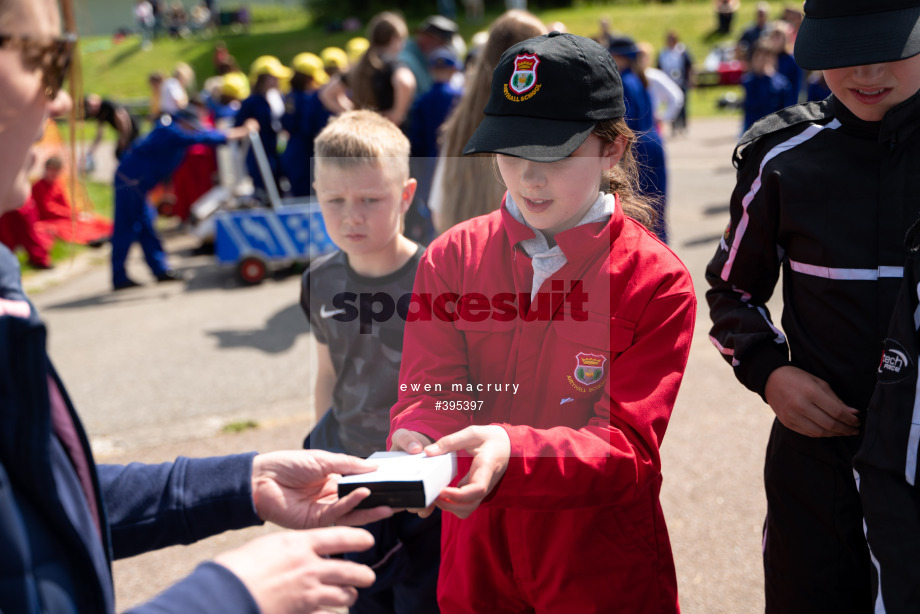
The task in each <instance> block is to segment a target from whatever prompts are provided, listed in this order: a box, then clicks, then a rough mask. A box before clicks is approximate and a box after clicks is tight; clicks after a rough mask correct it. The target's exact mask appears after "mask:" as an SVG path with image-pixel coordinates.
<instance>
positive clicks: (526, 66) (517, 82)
mask: <svg viewBox="0 0 920 614" xmlns="http://www.w3.org/2000/svg"><path fill="white" fill-rule="evenodd" d="M539 65H540V58H538V57H537V56H536V54H527V53H524V54H521V55H518V56H517V57H516V58H514V72H512V73H511V79H510V80H509V81H508V84H507V85H506V86H505V98H507V99H508V100H510V101H511V102H520V101H521V100H528V99H529V98H532V97H533V96H534V94H536V93H537V92H539V91H540V87H541V85H540V84H538V83H537V66H539ZM509 89H510V90H511V92H514V94H516V95H513V94H512V93H511V92H509V91H508V90H509ZM531 90H533V91H531ZM528 92H530V93H529V94H528V95H527V96H526V97H524V98H521V95H522V94H527V93H528Z"/></svg>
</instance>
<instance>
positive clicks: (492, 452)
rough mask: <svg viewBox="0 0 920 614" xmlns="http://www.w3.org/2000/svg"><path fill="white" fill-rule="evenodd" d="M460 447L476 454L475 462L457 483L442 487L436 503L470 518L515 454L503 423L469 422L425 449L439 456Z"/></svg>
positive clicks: (503, 473) (500, 477) (442, 507)
mask: <svg viewBox="0 0 920 614" xmlns="http://www.w3.org/2000/svg"><path fill="white" fill-rule="evenodd" d="M460 450H465V451H466V452H468V453H469V454H470V455H472V457H473V464H472V466H471V467H470V470H469V472H468V473H467V474H466V475H465V476H463V479H462V480H460V483H459V484H457V486H456V487H451V486H448V487H447V488H445V489H444V490H442V491H441V494H440V495H439V496H438V498H437V499H436V500H435V502H434V505H436V506H437V507H439V508H441V509H442V510H444V511H445V512H451V513H452V514H454V515H455V516H457V517H458V518H466V517H468V516H469V515H470V514H472V513H473V511H474V510H475V509H476V508H477V507H479V504H480V503H482V500H483V499H485V498H486V497H487V496H488V495H489V493H490V492H492V489H493V488H495V485H496V484H498V482H499V480H501V479H502V476H504V475H505V470H506V469H507V468H508V459H509V458H510V457H511V439H510V438H509V437H508V433H507V432H506V431H505V429H503V428H502V427H500V426H495V425H484V426H468V427H466V428H465V429H463V430H462V431H457V432H456V433H454V434H452V435H447V436H446V437H442V438H441V439H439V440H438V441H436V442H435V443H433V444H431V445H430V446H427V447H426V448H425V453H426V454H427V455H428V456H437V455H439V454H446V453H448V452H458V451H460ZM426 511H427V512H428V514H430V513H431V511H429V510H426ZM428 514H424V515H423V517H424V516H427V515H428ZM419 515H422V514H419Z"/></svg>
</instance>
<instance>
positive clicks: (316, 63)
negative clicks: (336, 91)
mask: <svg viewBox="0 0 920 614" xmlns="http://www.w3.org/2000/svg"><path fill="white" fill-rule="evenodd" d="M291 66H293V67H294V70H295V71H297V72H299V73H303V74H305V75H307V76H308V77H311V78H312V79H313V81H315V82H316V83H318V84H319V85H323V84H324V83H326V82H327V81H329V75H328V74H326V70H325V69H324V68H323V60H322V59H321V58H320V57H319V56H318V55H316V54H315V53H309V52H306V53H298V54H297V55H295V56H294V60H293V61H292V62H291Z"/></svg>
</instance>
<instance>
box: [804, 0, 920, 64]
mask: <svg viewBox="0 0 920 614" xmlns="http://www.w3.org/2000/svg"><path fill="white" fill-rule="evenodd" d="M918 53H920V1H918V0H871V2H870V1H869V0H805V18H804V19H803V20H802V25H801V26H799V31H798V34H797V35H796V39H795V52H794V55H795V62H796V64H798V65H799V67H800V68H802V69H804V70H823V69H826V68H844V67H846V66H860V65H864V64H881V63H883V62H895V61H897V60H903V59H906V58H909V57H913V56H915V55H917V54H918Z"/></svg>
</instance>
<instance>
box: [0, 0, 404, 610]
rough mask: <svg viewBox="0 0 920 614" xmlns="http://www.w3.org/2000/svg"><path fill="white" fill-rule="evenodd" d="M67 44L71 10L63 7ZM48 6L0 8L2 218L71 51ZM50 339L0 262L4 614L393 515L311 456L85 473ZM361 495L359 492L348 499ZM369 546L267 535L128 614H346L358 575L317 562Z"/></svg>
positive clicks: (80, 601) (334, 563)
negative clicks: (173, 566) (165, 566)
mask: <svg viewBox="0 0 920 614" xmlns="http://www.w3.org/2000/svg"><path fill="white" fill-rule="evenodd" d="M61 4H62V6H61V8H62V9H63V16H64V23H65V24H66V26H65V27H66V31H67V32H68V33H69V32H73V30H74V27H75V25H74V11H73V7H72V4H71V1H70V0H61ZM61 30H62V26H61V18H60V16H59V7H58V5H57V3H56V2H55V1H54V0H7V1H5V2H4V3H3V4H0V34H2V36H0V41H2V43H0V109H3V114H2V115H0V157H2V161H3V164H0V211H4V210H10V209H13V208H15V207H18V206H19V205H20V204H22V203H23V202H24V201H25V199H26V197H27V195H28V193H29V188H30V186H29V182H28V177H27V173H28V168H29V167H30V166H31V162H32V158H33V156H34V154H33V153H32V151H31V147H32V144H33V143H34V141H35V140H36V138H37V137H38V136H39V135H40V133H41V127H42V125H43V124H44V122H45V120H46V118H47V117H48V116H49V115H50V114H51V113H52V112H61V110H62V107H66V106H68V105H69V104H70V103H69V100H67V97H66V94H60V92H59V88H60V86H61V83H62V80H63V78H64V74H65V72H66V69H67V64H68V61H69V58H70V55H71V53H72V51H73V46H74V41H75V36H73V35H72V34H65V35H64V36H62V35H61ZM46 335H47V332H46V329H45V326H44V324H43V323H42V321H41V319H40V318H39V316H38V314H37V313H36V311H35V308H34V307H33V305H32V304H31V302H29V300H28V298H27V297H26V296H25V294H24V293H23V290H22V287H21V284H20V273H19V266H18V263H17V261H16V259H15V258H14V257H13V256H12V254H11V253H10V252H9V251H8V250H6V249H5V248H2V247H0V357H2V358H0V378H2V385H0V552H2V553H3V555H2V558H0V569H2V571H0V611H3V612H16V613H17V614H33V613H34V614H38V613H40V612H104V613H112V612H114V611H115V603H114V601H115V599H114V589H113V586H112V572H111V565H112V560H113V559H114V558H122V557H128V556H133V555H135V554H140V553H142V552H146V551H149V550H153V549H156V548H161V547H164V546H168V545H172V544H179V543H191V542H194V541H197V540H199V539H201V538H204V537H207V536H209V535H213V534H216V533H219V532H221V531H224V530H228V529H233V528H241V527H245V526H251V525H257V524H260V523H262V522H264V521H272V522H275V523H278V524H280V525H282V526H286V527H290V528H297V529H306V528H309V527H316V526H322V525H329V524H331V523H340V524H363V523H367V522H370V521H372V520H374V519H377V518H381V517H385V516H386V515H388V514H389V513H391V510H389V509H388V508H375V509H373V510H367V511H352V510H353V508H354V506H355V505H356V504H357V503H358V502H359V501H360V500H361V499H362V498H363V497H364V496H366V495H367V494H368V491H367V490H364V492H363V493H359V494H357V496H352V495H354V493H352V495H349V496H348V497H345V498H343V499H341V500H337V499H336V497H335V491H336V488H335V479H334V475H333V474H342V473H355V472H357V473H362V472H365V471H368V470H369V469H371V468H372V465H370V464H369V463H367V462H365V461H362V460H360V459H355V458H351V457H348V456H345V455H338V454H323V453H321V452H305V451H297V452H274V453H269V454H264V455H256V454H254V453H248V454H240V455H232V456H226V457H220V458H210V459H189V458H183V457H180V458H179V459H177V460H176V461H175V462H174V463H164V464H161V465H142V464H137V463H135V464H131V465H127V466H115V465H95V463H94V461H93V457H92V452H91V450H90V447H89V443H88V438H87V434H86V432H85V431H84V430H83V428H82V426H81V424H80V420H79V417H78V416H77V414H76V412H75V411H74V408H73V406H72V404H71V402H70V399H69V397H68V395H67V392H66V389H65V388H64V385H63V383H62V380H61V379H60V377H59V376H58V374H57V372H56V371H55V369H54V367H53V366H52V363H51V360H50V358H49V357H48V355H47V353H46V345H45V342H46ZM356 492H358V491H356ZM372 542H373V540H372V538H371V537H370V535H368V534H367V533H366V532H365V531H363V530H360V529H354V528H348V527H335V528H328V529H319V530H315V531H300V532H284V533H275V534H271V535H268V536H265V537H262V538H259V539H256V540H253V541H252V542H249V543H248V544H246V545H244V546H241V547H240V548H237V549H235V550H231V551H228V552H226V553H223V554H221V555H219V556H218V557H216V558H215V560H214V561H211V562H206V563H203V564H202V565H200V566H199V567H197V568H196V569H195V571H194V572H192V574H191V575H189V576H188V577H187V578H185V579H183V580H181V581H180V582H179V583H178V584H176V585H174V586H173V587H171V588H169V589H167V590H166V591H164V592H163V593H161V594H160V595H158V596H157V597H155V598H154V599H153V600H152V601H151V602H149V603H147V604H144V605H141V606H138V607H137V608H134V609H132V612H150V613H153V612H157V613H162V612H213V613H218V612H219V613H221V614H235V613H247V614H258V613H261V614H272V613H289V612H290V613H293V612H304V611H315V610H316V609H318V608H321V607H341V606H347V605H349V604H350V603H352V602H353V601H354V598H355V595H356V592H355V589H354V586H367V585H370V584H371V583H372V582H373V581H374V574H373V572H372V571H371V570H370V569H368V568H367V567H363V566H360V565H356V564H354V563H351V562H347V561H341V560H334V559H327V558H324V556H325V555H328V554H334V553H341V552H346V551H353V550H361V549H366V548H368V547H370V546H371V545H372Z"/></svg>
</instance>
